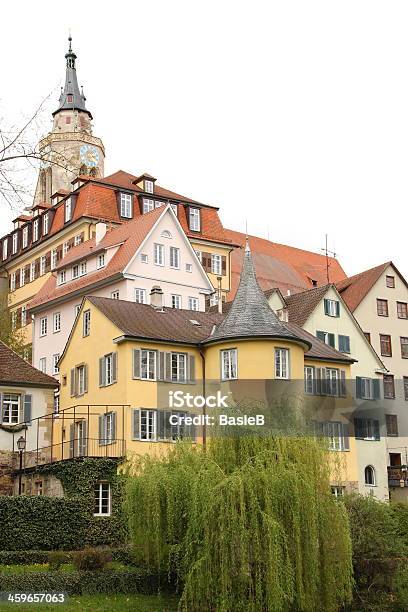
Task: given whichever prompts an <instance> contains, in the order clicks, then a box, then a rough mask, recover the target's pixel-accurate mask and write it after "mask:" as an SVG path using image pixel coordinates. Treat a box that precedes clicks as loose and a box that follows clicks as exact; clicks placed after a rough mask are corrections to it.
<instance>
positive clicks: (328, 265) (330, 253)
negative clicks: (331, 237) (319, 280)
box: [320, 234, 336, 285]
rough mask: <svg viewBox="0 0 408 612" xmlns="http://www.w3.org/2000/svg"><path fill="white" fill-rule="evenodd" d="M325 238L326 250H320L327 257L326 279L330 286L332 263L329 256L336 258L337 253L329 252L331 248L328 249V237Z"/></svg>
mask: <svg viewBox="0 0 408 612" xmlns="http://www.w3.org/2000/svg"><path fill="white" fill-rule="evenodd" d="M325 236H326V243H325V247H324V249H320V250H321V251H323V253H324V254H325V256H326V277H327V284H328V285H330V261H329V255H330V256H331V257H336V252H335V251H329V248H328V235H327V234H325Z"/></svg>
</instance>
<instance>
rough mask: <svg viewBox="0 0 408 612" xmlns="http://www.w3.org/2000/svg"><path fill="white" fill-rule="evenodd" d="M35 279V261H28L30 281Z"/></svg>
mask: <svg viewBox="0 0 408 612" xmlns="http://www.w3.org/2000/svg"><path fill="white" fill-rule="evenodd" d="M34 279H35V261H32V262H31V263H30V283H31V282H32V281H33V280H34Z"/></svg>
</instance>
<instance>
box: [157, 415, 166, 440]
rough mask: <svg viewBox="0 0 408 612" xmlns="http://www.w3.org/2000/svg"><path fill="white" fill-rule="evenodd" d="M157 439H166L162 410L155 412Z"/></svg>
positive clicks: (164, 416) (164, 417) (164, 419)
mask: <svg viewBox="0 0 408 612" xmlns="http://www.w3.org/2000/svg"><path fill="white" fill-rule="evenodd" d="M157 439H158V440H165V439H166V412H165V411H164V410H158V411H157Z"/></svg>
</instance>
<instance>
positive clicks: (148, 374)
mask: <svg viewBox="0 0 408 612" xmlns="http://www.w3.org/2000/svg"><path fill="white" fill-rule="evenodd" d="M140 378H141V380H157V351H153V350H151V349H141V350H140Z"/></svg>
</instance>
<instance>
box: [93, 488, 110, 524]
mask: <svg viewBox="0 0 408 612" xmlns="http://www.w3.org/2000/svg"><path fill="white" fill-rule="evenodd" d="M104 491H106V492H107V496H106V497H105V499H107V501H108V504H107V505H108V507H107V510H106V511H103V510H104V507H105V505H106V504H104V503H103V500H104V496H103V493H104ZM94 495H95V499H94V502H95V504H94V510H95V509H96V507H97V508H98V511H97V512H95V511H94V516H110V515H111V513H112V492H111V485H110V483H109V482H105V481H100V482H97V483H96V484H95V487H94Z"/></svg>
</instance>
